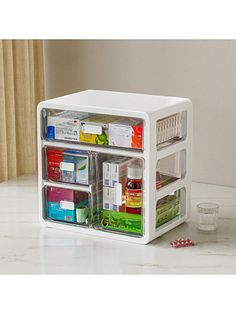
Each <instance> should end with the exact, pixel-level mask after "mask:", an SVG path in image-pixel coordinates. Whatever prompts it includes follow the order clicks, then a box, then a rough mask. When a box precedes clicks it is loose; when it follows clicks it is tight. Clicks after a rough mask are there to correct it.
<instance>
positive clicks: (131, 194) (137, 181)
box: [125, 164, 142, 215]
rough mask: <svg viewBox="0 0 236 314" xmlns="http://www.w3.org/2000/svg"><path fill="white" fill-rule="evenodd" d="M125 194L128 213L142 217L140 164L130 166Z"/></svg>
mask: <svg viewBox="0 0 236 314" xmlns="http://www.w3.org/2000/svg"><path fill="white" fill-rule="evenodd" d="M125 194H126V212H127V213H130V214H139V215H140V214H141V211H142V167H141V166H140V165H138V164H130V165H128V177H127V183H126V193H125Z"/></svg>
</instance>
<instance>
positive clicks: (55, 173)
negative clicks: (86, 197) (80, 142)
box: [43, 147, 95, 185]
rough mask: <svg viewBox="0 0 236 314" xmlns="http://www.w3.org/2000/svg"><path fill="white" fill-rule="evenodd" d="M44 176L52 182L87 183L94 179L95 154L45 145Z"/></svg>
mask: <svg viewBox="0 0 236 314" xmlns="http://www.w3.org/2000/svg"><path fill="white" fill-rule="evenodd" d="M43 159H44V161H45V167H44V178H45V179H46V180H49V181H53V182H63V183H70V184H81V185H89V184H91V183H93V182H94V180H95V154H93V153H91V152H88V151H83V150H71V149H70V150H68V149H60V148H50V147H45V148H44V149H43Z"/></svg>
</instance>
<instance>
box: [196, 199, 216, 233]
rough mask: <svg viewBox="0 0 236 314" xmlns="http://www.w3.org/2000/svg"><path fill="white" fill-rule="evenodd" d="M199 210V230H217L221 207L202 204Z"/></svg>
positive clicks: (199, 205) (198, 207)
mask: <svg viewBox="0 0 236 314" xmlns="http://www.w3.org/2000/svg"><path fill="white" fill-rule="evenodd" d="M197 209H198V229H200V230H203V231H214V230H216V228H217V220H218V213H219V205H218V204H215V203H201V204H198V205H197Z"/></svg>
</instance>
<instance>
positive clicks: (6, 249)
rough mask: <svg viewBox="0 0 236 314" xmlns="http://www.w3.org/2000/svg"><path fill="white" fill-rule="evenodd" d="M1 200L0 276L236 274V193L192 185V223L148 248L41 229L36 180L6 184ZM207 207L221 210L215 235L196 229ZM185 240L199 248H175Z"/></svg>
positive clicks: (0, 186)
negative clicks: (201, 206)
mask: <svg viewBox="0 0 236 314" xmlns="http://www.w3.org/2000/svg"><path fill="white" fill-rule="evenodd" d="M0 200H1V206H0V273H1V274H236V188H226V187H220V186H214V185H207V184H200V183H193V197H192V214H191V217H190V221H189V222H188V223H185V224H183V225H181V226H179V227H177V228H176V229H174V230H172V231H170V232H168V233H167V234H165V235H164V236H162V237H160V238H159V239H157V240H155V241H153V242H151V243H150V244H148V245H137V244H130V243H125V242H120V241H114V240H109V239H101V238H99V239H95V238H91V237H86V236H82V235H80V234H79V233H74V232H67V231H60V230H56V229H50V228H41V227H40V226H39V223H38V208H37V178H36V177H33V176H22V177H19V178H17V179H16V180H11V181H7V182H3V183H1V184H0ZM203 201H211V202H217V203H218V204H219V205H220V215H219V216H220V217H219V228H218V230H217V232H215V233H209V234H208V233H204V232H200V231H198V230H197V229H196V227H195V222H194V220H195V217H196V213H195V212H196V210H195V208H196V204H197V203H199V202H203ZM180 237H189V238H191V239H193V240H195V241H196V242H197V245H196V246H195V247H188V248H180V249H174V248H172V247H171V246H170V242H171V240H174V239H176V238H180Z"/></svg>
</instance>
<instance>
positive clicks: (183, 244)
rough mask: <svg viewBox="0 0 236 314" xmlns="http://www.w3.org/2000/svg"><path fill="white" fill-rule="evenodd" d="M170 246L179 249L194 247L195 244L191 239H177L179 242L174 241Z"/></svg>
mask: <svg viewBox="0 0 236 314" xmlns="http://www.w3.org/2000/svg"><path fill="white" fill-rule="evenodd" d="M170 244H171V246H172V247H174V248H179V247H187V246H194V245H195V242H194V241H193V240H190V239H177V240H174V241H172V242H171V243H170Z"/></svg>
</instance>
